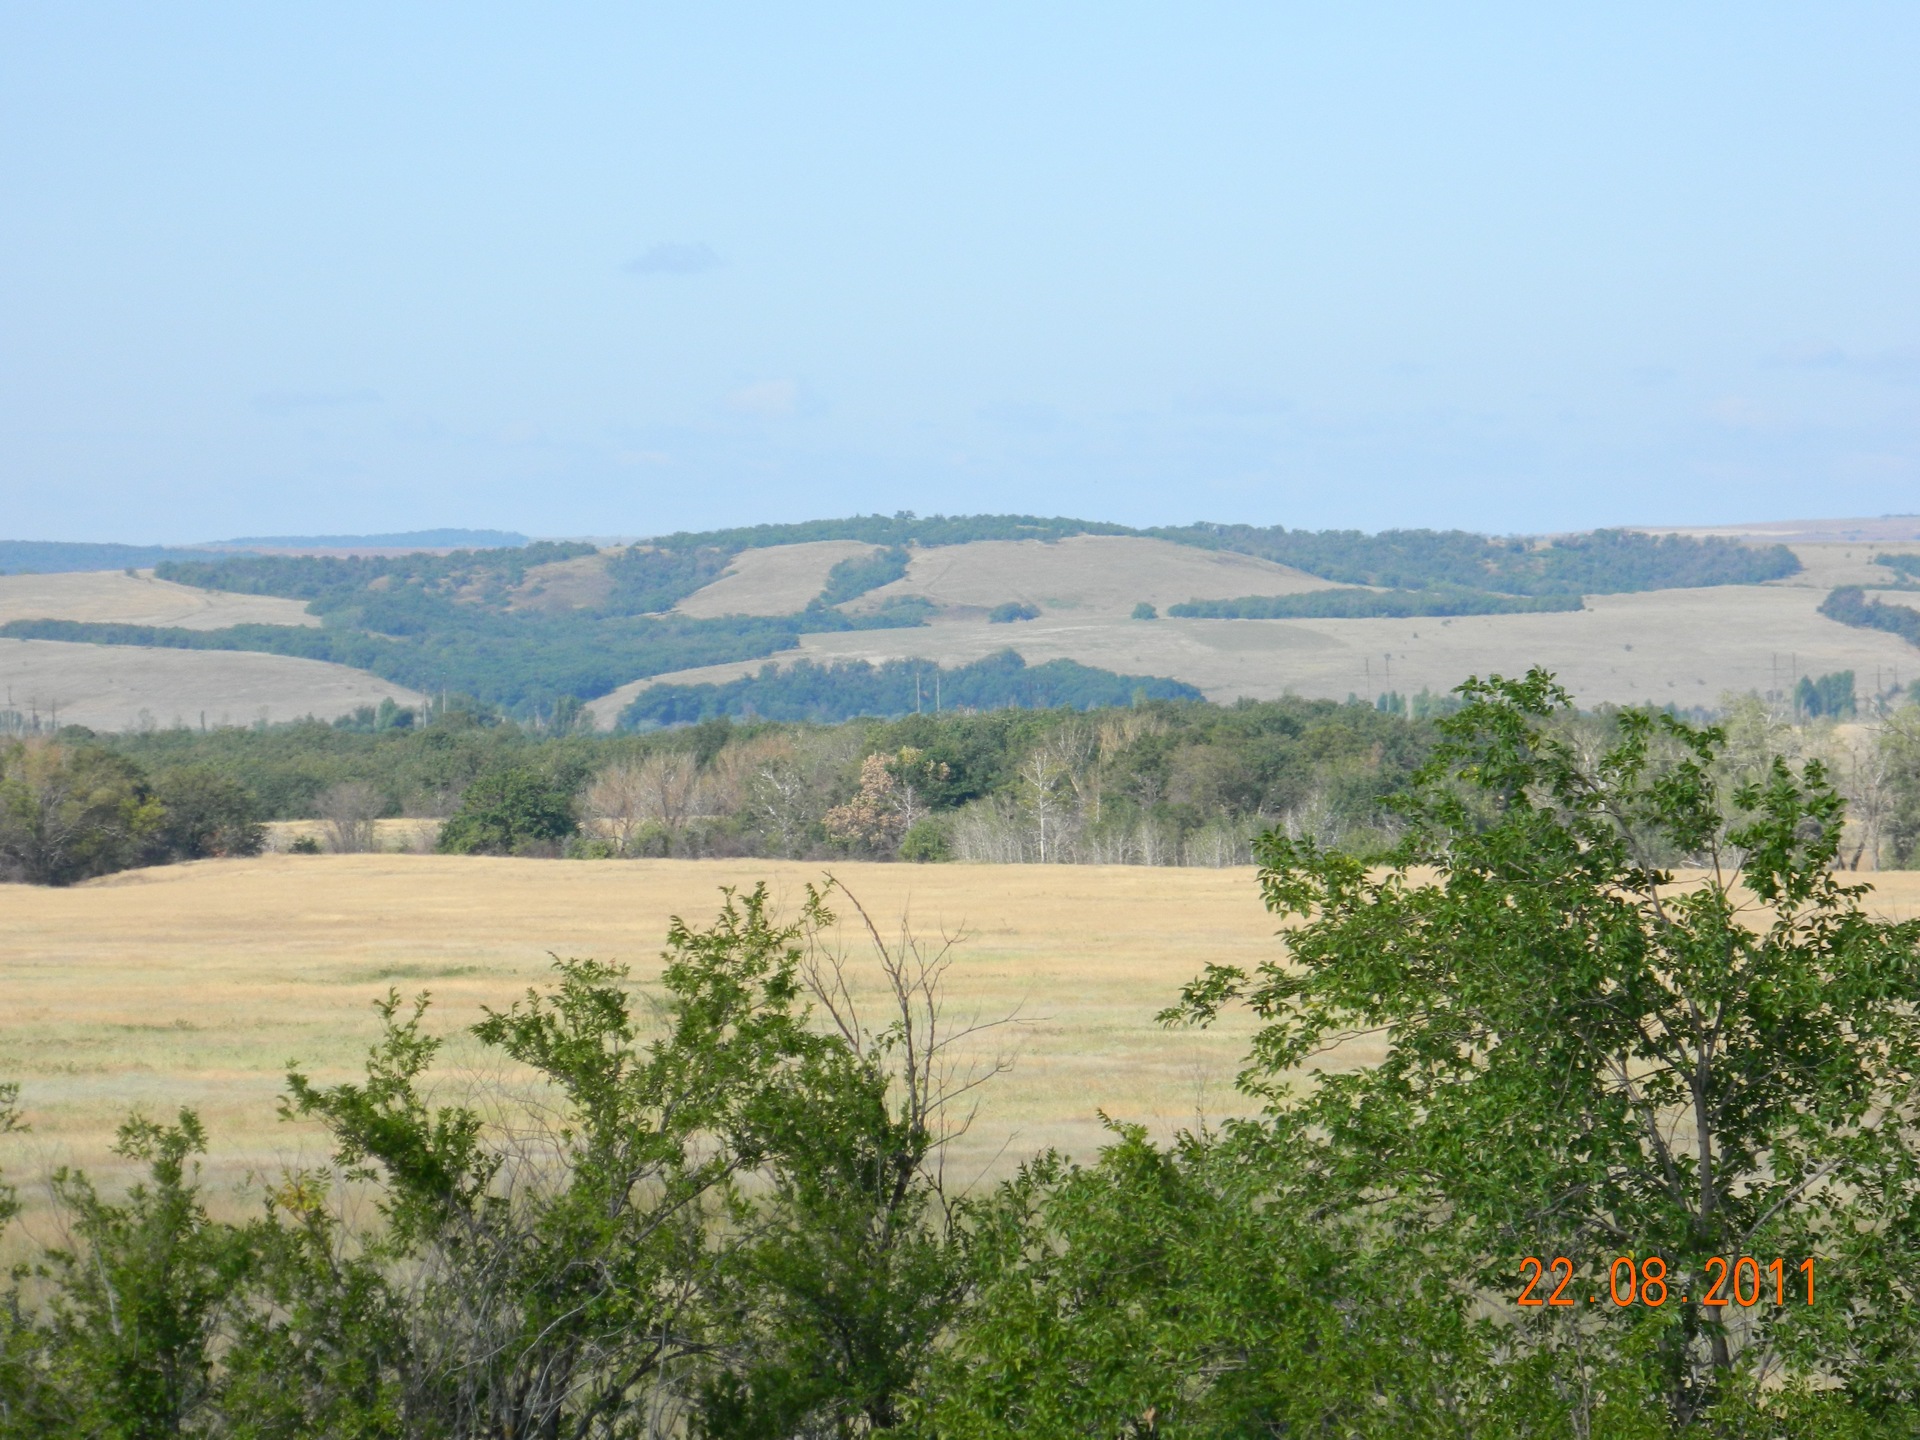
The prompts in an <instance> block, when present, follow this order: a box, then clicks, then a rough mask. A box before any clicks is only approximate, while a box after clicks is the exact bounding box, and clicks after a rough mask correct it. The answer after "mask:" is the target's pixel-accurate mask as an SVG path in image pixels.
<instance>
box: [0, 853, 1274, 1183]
mask: <svg viewBox="0 0 1920 1440" xmlns="http://www.w3.org/2000/svg"><path fill="white" fill-rule="evenodd" d="M835 873H836V874H837V875H838V876H839V877H840V878H841V879H842V881H843V882H844V883H845V884H846V885H847V886H848V887H849V888H850V889H851V890H852V891H853V893H855V894H856V895H858V896H859V898H860V900H861V901H862V903H863V904H864V905H865V906H866V907H867V909H868V911H869V912H870V913H871V914H872V915H873V916H874V918H875V920H876V921H877V922H878V923H879V924H880V925H881V927H882V929H883V931H884V930H886V929H887V928H888V927H889V926H890V925H891V924H892V923H893V922H895V921H896V920H898V919H899V918H900V917H901V916H903V915H904V916H906V917H907V918H908V919H909V921H910V923H911V924H912V926H913V928H914V929H915V930H916V931H917V932H918V933H920V934H922V935H923V936H928V937H937V936H938V935H940V934H942V933H946V934H956V933H961V934H965V935H966V936H967V938H966V939H965V940H964V941H963V942H962V944H961V945H960V947H959V950H958V952H957V953H958V959H957V961H956V963H955V965H954V967H953V969H952V971H951V974H950V981H949V1001H950V1007H951V1012H952V1013H953V1014H955V1015H956V1016H968V1015H978V1016H980V1017H982V1018H993V1017H998V1016H1002V1015H1007V1014H1010V1013H1015V1012H1017V1014H1018V1017H1019V1023H1018V1024H1016V1025H1014V1026H1012V1027H1008V1028H1006V1029H1003V1030H1001V1031H998V1032H996V1033H995V1035H994V1036H993V1037H991V1038H990V1039H989V1040H988V1041H987V1042H986V1043H987V1044H988V1045H990V1046H992V1047H994V1048H993V1054H996V1055H997V1054H998V1053H999V1051H1000V1048H1001V1047H1007V1048H1008V1049H1010V1052H1011V1054H1012V1058H1013V1068H1012V1069H1011V1071H1010V1072H1009V1073H1007V1074H1006V1075H1003V1076H1001V1077H1000V1078H998V1079H996V1080H995V1081H993V1082H992V1083H990V1084H989V1085H988V1086H987V1087H986V1090H985V1092H984V1100H983V1107H982V1110H981V1112H980V1115H979V1117H978V1119H977V1120H976V1122H975V1125H974V1128H973V1130H972V1131H971V1132H970V1133H969V1135H968V1136H967V1137H966V1138H965V1140H964V1141H963V1142H962V1143H961V1144H960V1145H959V1146H958V1147H956V1150H955V1153H954V1157H953V1165H952V1167H951V1169H952V1173H953V1174H955V1175H956V1176H959V1177H962V1178H964V1177H966V1176H969V1175H978V1174H981V1173H1004V1172H1005V1171H1006V1170H1008V1169H1010V1168H1011V1166H1012V1165H1013V1164H1014V1163H1017V1161H1018V1160H1019V1159H1021V1158H1024V1157H1025V1156H1027V1155H1029V1154H1031V1153H1033V1152H1034V1151H1036V1150H1038V1149H1041V1148H1042V1147H1045V1146H1048V1145H1056V1146H1060V1147H1062V1148H1064V1149H1067V1150H1070V1151H1074V1152H1076V1153H1080V1154H1089V1153H1091V1152H1092V1151H1093V1150H1094V1149H1095V1148H1096V1147H1097V1146H1098V1145H1099V1144H1100V1143H1101V1140H1102V1138H1103V1135H1104V1130H1103V1125H1102V1121H1101V1119H1100V1115H1099V1112H1100V1111H1102V1110H1104V1111H1106V1112H1107V1113H1108V1114H1110V1115H1112V1116H1113V1117H1114V1118H1116V1119H1129V1120H1139V1121H1143V1122H1145V1123H1147V1124H1148V1125H1149V1126H1150V1127H1151V1128H1152V1129H1153V1130H1154V1131H1155V1132H1156V1133H1158V1134H1161V1135H1165V1134H1167V1133H1170V1132H1171V1131H1172V1130H1173V1129H1175V1128H1177V1127H1179V1126H1181V1125H1186V1124H1191V1123H1193V1122H1194V1120H1195V1119H1196V1118H1197V1117H1200V1116H1208V1117H1217V1116H1219V1115H1221V1114H1224V1113H1227V1112H1230V1111H1232V1110H1235V1109H1237V1108H1239V1097H1238V1096H1237V1095H1236V1094H1235V1092H1234V1090H1233V1088H1232V1087H1233V1075H1234V1072H1235V1070H1236V1069H1237V1067H1238V1064H1239V1061H1240V1058H1241V1055H1242V1053H1243V1050H1244V1041H1245V1027H1244V1025H1240V1024H1236V1025H1233V1026H1229V1027H1227V1028H1226V1029H1225V1030H1223V1031H1222V1032H1219V1033H1195V1032H1187V1031H1167V1030H1163V1029H1161V1028H1160V1027H1158V1026H1157V1025H1155V1024H1154V1022H1153V1018H1152V1017H1153V1014H1154V1012H1155V1011H1156V1010H1158V1009H1160V1008H1161V1007H1163V1006H1165V1005H1167V1004H1169V1003H1170V1002H1171V1001H1172V999H1173V998H1174V995H1175V993H1176V991H1177V989H1178V987H1179V986H1180V985H1181V984H1182V983H1183V982H1184V981H1186V980H1187V979H1189V978H1190V977H1191V976H1193V975H1194V974H1195V973H1196V972H1197V971H1198V970H1199V969H1200V968H1201V966H1202V965H1204V964H1205V963H1207V962H1208V961H1228V962H1237V963H1241V964H1254V963H1257V962H1258V961H1259V960H1260V959H1261V958H1262V957H1263V956H1266V955H1269V954H1271V953H1272V950H1273V940H1272V932H1273V929H1274V924H1273V921H1272V919H1271V918H1270V917H1269V916H1268V915H1267V914H1266V913H1265V912H1264V911H1263V910H1262V909H1261V907H1260V903H1259V897H1258V894H1257V892H1256V890H1255V887H1254V884H1253V876H1252V872H1251V871H1249V870H1224V871H1206V870H1181V871H1171V870H1146V869H1135V868H1118V867H1116V868H1094V867H1078V866H1076V867H1040V866H1027V867H1022V866H997V867H992V868H988V867H983V866H958V865H954V866H924V867H923V866H909V865H872V864H849V865H842V866H837V867H835ZM820 875H821V871H820V869H819V867H817V866H813V865H802V864H794V863H784V862H776V861H751V860H743V861H737V862H718V861H626V862H618V861H607V862H555V861H522V860H502V859H475V858H455V857H441V856H420V855H341V856H334V855H322V856H297V855H270V856H263V857H260V858H258V859H254V860H240V861H208V862H202V863H198V864H192V865H182V866H175V867H170V868H167V869H160V870H147V871H133V872H128V873H126V874H124V875H119V876H113V877H109V878H107V879H105V880H102V881H96V882H94V883H91V884H88V885H84V886H80V887H77V888H74V889H70V890H40V889H29V888H27V887H24V886H7V887H0V910H4V913H5V916H6V922H5V924H4V925H3V926H0V1079H17V1080H18V1081H20V1082H21V1098H22V1103H23V1105H24V1107H25V1109H26V1111H27V1114H28V1118H29V1120H30V1122H31V1123H32V1126H33V1130H32V1133H31V1134H29V1135H27V1136H24V1137H19V1138H16V1139H12V1140H8V1141H6V1142H4V1143H5V1147H6V1149H5V1152H4V1160H3V1161H0V1163H4V1166H5V1169H6V1171H7V1173H8V1174H9V1175H10V1176H11V1177H12V1178H13V1179H15V1180H16V1181H17V1182H18V1183H20V1184H21V1185H22V1189H23V1192H24V1198H26V1199H28V1200H29V1201H30V1202H34V1201H36V1199H37V1197H38V1196H39V1195H40V1194H41V1193H43V1188H44V1187H42V1186H40V1185H39V1184H38V1183H37V1182H38V1179H39V1177H41V1176H42V1175H44V1173H45V1172H46V1171H47V1170H49V1169H51V1167H52V1166H54V1165H57V1164H61V1163H77V1164H81V1165H84V1166H86V1167H87V1168H89V1169H90V1170H93V1171H95V1172H96V1173H97V1174H103V1175H107V1176H109V1177H111V1178H114V1179H118V1178H124V1177H121V1176H119V1175H118V1172H117V1171H116V1170H115V1167H114V1165H113V1163H112V1157H111V1156H110V1155H109V1153H108V1145H109V1144H110V1142H111V1139H112V1135H113V1130H114V1127H115V1126H116V1125H118V1123H119V1122H120V1120H121V1119H122V1118H123V1117H124V1115H125V1114H126V1113H127V1112H128V1111H129V1110H130V1109H140V1110H143V1111H145V1112H146V1113H148V1114H150V1115H155V1116H165V1115H170V1114H171V1113H172V1112H173V1111H174V1110H176V1109H177V1108H179V1107H180V1106H182V1105H192V1106H194V1107H196V1108H198V1109H199V1110H200V1112H201V1114H202V1117H203V1118H204V1119H205V1120H206V1121H207V1123H208V1127H209V1129H210V1131H211V1133H212V1142H213V1152H214V1153H213V1155H212V1157H211V1159H210V1162H209V1167H208V1170H209V1174H210V1176H211V1177H212V1178H213V1179H214V1181H215V1182H216V1185H217V1186H227V1185H232V1184H238V1183H241V1182H243V1181H245V1180H246V1179H247V1177H248V1176H249V1175H252V1176H256V1177H266V1178H269V1179H270V1178H272V1177H273V1176H275V1175H277V1173H278V1172H279V1169H280V1168H281V1167H282V1166H284V1165H289V1164H295V1163H306V1164H312V1163H317V1162H319V1161H321V1160H322V1159H323V1158H324V1153H323V1148H322V1146H321V1144H320V1140H319V1137H318V1135H317V1133H316V1132H314V1131H312V1130H309V1129H306V1128H304V1127H299V1126H294V1125H287V1124H282V1123H280V1122H279V1121H278V1120H277V1119H276V1115H275V1098H276V1096H277V1095H278V1094H279V1093H280V1090H281V1087H282V1083H283V1077H284V1074H285V1071H286V1069H287V1066H288V1065H289V1063H293V1062H297V1063H298V1064H299V1065H300V1066H301V1067H302V1068H304V1069H305V1070H306V1071H307V1072H308V1073H309V1074H312V1075H315V1076H316V1077H318V1078H320V1079H322V1080H340V1079H347V1078H353V1077H355V1076H357V1075H358V1073H359V1070H360V1063H361V1059H362V1057H363V1056H364V1054H365V1051H366V1048H367V1046H368V1045H369V1044H370V1043H371V1041H372V1039H373V1037H374V1034H375V1022H374V1016H373V1012H372V1009H371V1006H372V1002H373V1001H374V1000H375V999H377V998H378V997H380V996H382V995H384V994H385V993H386V992H387V990H388V989H389V988H390V987H392V988H397V989H399V990H400V991H402V993H404V994H412V993H415V992H417V991H420V990H427V991H430V992H431V993H432V995H433V997H434V1012H433V1016H434V1019H433V1027H434V1029H435V1030H436V1031H438V1032H439V1033H445V1034H453V1035H454V1036H455V1040H454V1042H453V1043H452V1044H451V1045H450V1046H449V1050H448V1056H449V1059H450V1061H451V1065H450V1080H451V1083H456V1084H457V1083H459V1078H460V1076H461V1075H462V1074H464V1073H468V1067H471V1066H473V1065H474V1064H475V1063H476V1062H478V1061H480V1060H481V1059H482V1057H480V1056H479V1055H478V1054H477V1053H476V1047H473V1046H472V1045H470V1044H468V1043H466V1042H464V1041H463V1040H461V1039H460V1038H459V1037H458V1034H457V1032H458V1031H460V1030H461V1028H462V1027H464V1026H466V1025H468V1024H470V1023H471V1022H472V1021H473V1020H475V1019H476V1018H478V1016H479V1014H480V1012H481V1007H482V1006H495V1007H498V1006H503V1005H506V1004H508V1003H510V1002H511V1001H512V1000H514V999H515V998H516V997H517V996H519V995H520V994H522V993H523V992H524V991H525V989H526V987H528V986H530V985H536V984H539V983H540V982H541V981H542V980H543V979H544V978H545V977H546V976H547V974H548V973H549V967H550V965H551V963H552V962H551V956H552V955H554V954H559V955H576V956H589V955H590V956H596V957H599V958H601V959H605V960H617V961H621V962H624V963H626V964H629V965H631V966H632V967H633V970H634V973H635V975H636V977H637V978H642V979H644V978H647V977H650V976H652V975H653V974H655V973H656V971H657V965H658V953H659V949H660V946H661V943H662V941H663V938H664V936H665V933H666V929H667V923H668V920H669V917H671V916H672V915H674V914H681V915H684V916H686V917H687V919H688V920H689V921H690V922H694V923H703V922H704V921H705V920H707V919H708V918H710V917H711V914H712V912H713V911H714V910H715V909H716V908H717V905H718V902H719V894H718V887H720V886H721V885H725V884H732V885H740V886H746V885H751V884H752V883H753V882H755V881H756V880H759V879H763V878H764V879H766V880H767V881H768V882H769V883H770V885H771V886H772V887H773V889H774V891H775V892H776V894H778V895H783V896H785V897H788V899H789V900H791V899H793V898H795V897H797V896H798V895H799V894H800V891H801V887H802V886H803V885H804V884H805V883H806V882H808V881H810V880H814V881H817V880H818V879H819V878H820ZM843 929H846V927H843ZM846 938H847V939H848V940H849V941H850V942H851V941H853V940H855V939H857V938H858V937H857V936H856V935H855V934H854V933H853V932H852V931H851V930H848V931H847V935H846ZM855 953H856V955H859V954H861V953H863V952H861V951H860V950H859V949H858V948H857V947H856V949H855ZM980 1058H983V1059H986V1058H992V1055H990V1054H988V1053H987V1052H985V1051H983V1052H982V1054H981V1056H980Z"/></svg>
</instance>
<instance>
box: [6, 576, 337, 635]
mask: <svg viewBox="0 0 1920 1440" xmlns="http://www.w3.org/2000/svg"><path fill="white" fill-rule="evenodd" d="M10 620H79V621H85V622H89V623H93V624H121V625H167V626H175V627H178V628H179V629H182V630H220V629H224V628H225V627H226V626H228V625H318V624H319V623H320V617H319V616H317V615H309V614H308V613H307V606H306V602H305V601H304V600H282V599H280V598H279V597H277V596H273V595H230V594H226V593H224V592H222V591H217V590H197V589H195V588H194V587H193V586H191V585H175V584H174V583H172V582H171V581H169V580H156V579H154V577H153V572H152V571H150V570H143V571H140V572H139V573H138V574H134V575H128V574H125V573H124V572H122V571H119V570H97V571H92V570H90V571H78V572H75V573H72V574H62V575H0V625H4V624H6V623H7V622H8V621H10Z"/></svg>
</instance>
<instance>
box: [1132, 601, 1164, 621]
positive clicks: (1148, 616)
mask: <svg viewBox="0 0 1920 1440" xmlns="http://www.w3.org/2000/svg"><path fill="white" fill-rule="evenodd" d="M1133 618H1134V619H1135V620H1158V619H1159V618H1160V612H1159V611H1158V610H1156V609H1155V608H1154V607H1153V606H1152V605H1151V604H1150V603H1149V602H1147V601H1145V600H1142V601H1141V602H1140V603H1139V604H1137V605H1135V606H1134V607H1133Z"/></svg>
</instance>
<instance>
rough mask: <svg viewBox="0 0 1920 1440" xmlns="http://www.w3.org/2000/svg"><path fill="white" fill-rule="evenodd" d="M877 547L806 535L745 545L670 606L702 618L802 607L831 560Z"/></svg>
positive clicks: (787, 611)
mask: <svg viewBox="0 0 1920 1440" xmlns="http://www.w3.org/2000/svg"><path fill="white" fill-rule="evenodd" d="M875 548H876V547H875V546H872V545H863V544H862V543H861V542H860V541H858V540H810V541H808V542H806V543H805V544H802V545H769V546H766V547H765V548H764V549H760V550H743V551H741V552H740V554H738V555H736V556H734V557H733V563H732V564H731V565H729V566H728V567H727V569H726V573H725V574H723V575H722V576H721V577H720V578H719V579H718V580H716V581H714V582H713V583H712V584H711V585H707V586H704V587H702V588H701V589H699V590H696V591H694V592H693V594H691V595H689V596H688V597H687V598H686V599H684V600H682V601H681V602H680V603H679V604H678V605H676V606H674V607H673V608H674V609H675V610H677V611H679V612H680V613H681V614H682V615H692V616H693V617H695V618H696V619H703V620H704V619H711V618H712V617H714V616H716V615H791V614H793V613H794V612H795V611H797V610H804V609H806V608H807V602H808V601H809V600H811V599H813V598H814V596H816V595H818V594H819V593H820V592H821V591H822V590H824V589H825V588H826V585H827V573H828V572H829V571H830V570H832V569H833V567H834V566H836V565H838V564H839V563H840V562H841V561H842V560H851V559H853V558H854V557H855V556H858V555H866V554H869V553H871V552H872V551H873V550H874V549H875Z"/></svg>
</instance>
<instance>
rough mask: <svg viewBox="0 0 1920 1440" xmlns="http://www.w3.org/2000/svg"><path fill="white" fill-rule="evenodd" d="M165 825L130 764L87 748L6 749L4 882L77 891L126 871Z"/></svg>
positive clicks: (2, 766) (0, 781) (0, 773)
mask: <svg viewBox="0 0 1920 1440" xmlns="http://www.w3.org/2000/svg"><path fill="white" fill-rule="evenodd" d="M161 821H162V810H161V807H160V805H159V804H158V802H156V801H155V800H154V799H153V798H152V796H151V795H150V794H149V793H148V790H147V786H146V782H145V778H144V776H142V774H141V772H140V769H139V767H138V766H137V765H135V764H134V763H133V762H132V761H131V760H128V759H125V758H124V757H122V756H118V755H113V754H110V753H108V752H107V751H105V750H102V749H98V748H96V747H93V746H89V745H68V744H64V743H60V742H56V741H47V740H12V741H6V742H0V874H4V873H5V872H6V871H13V872H15V873H16V874H17V875H18V876H19V877H20V878H21V879H24V880H28V881H31V882H32V883H34V884H38V885H71V884H72V883H74V882H75V881H77V880H85V879H87V878H88V877H90V876H94V875H104V874H107V873H109V872H111V871H114V870H123V869H125V868H126V867H127V866H129V865H134V864H137V863H138V862H139V859H140V855H141V850H142V847H143V846H144V845H145V843H146V841H147V839H148V837H149V836H151V835H152V834H153V833H154V831H155V830H156V829H157V828H158V827H159V826H160V824H161Z"/></svg>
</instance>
